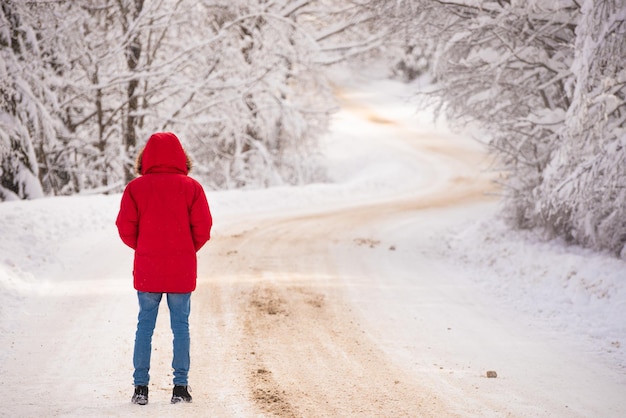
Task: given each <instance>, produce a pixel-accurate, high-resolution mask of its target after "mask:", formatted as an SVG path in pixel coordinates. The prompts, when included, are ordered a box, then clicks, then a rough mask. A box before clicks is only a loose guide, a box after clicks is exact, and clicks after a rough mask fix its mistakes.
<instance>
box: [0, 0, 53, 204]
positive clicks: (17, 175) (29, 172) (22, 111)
mask: <svg viewBox="0 0 626 418" xmlns="http://www.w3.org/2000/svg"><path fill="white" fill-rule="evenodd" d="M28 12H29V10H28V8H26V7H24V6H23V5H22V3H21V2H13V1H6V2H3V3H2V5H1V6H0V200H12V199H25V198H29V199H32V198H37V197H41V196H43V188H42V186H41V182H40V180H39V164H38V161H37V155H36V148H37V147H42V148H43V147H45V146H46V141H47V139H49V138H51V137H52V138H53V137H55V136H56V132H55V129H56V126H57V123H56V121H55V119H54V117H53V115H52V113H53V112H54V109H55V102H54V98H53V96H52V94H51V91H50V89H49V86H47V85H46V84H45V82H44V81H43V80H44V79H45V78H46V77H45V74H46V72H47V71H48V68H46V65H45V64H44V61H43V60H42V58H43V57H44V56H45V55H46V53H47V52H48V51H46V50H45V47H44V46H43V45H41V44H40V38H39V37H38V34H37V32H36V30H35V29H34V28H33V23H34V22H33V17H32V16H31V15H30V14H29V13H28Z"/></svg>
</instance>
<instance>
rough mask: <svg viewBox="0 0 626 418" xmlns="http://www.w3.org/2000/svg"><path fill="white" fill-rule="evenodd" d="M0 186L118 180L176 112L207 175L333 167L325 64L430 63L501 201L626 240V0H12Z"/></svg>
mask: <svg viewBox="0 0 626 418" xmlns="http://www.w3.org/2000/svg"><path fill="white" fill-rule="evenodd" d="M0 54H1V55H0V93H1V94H0V200H4V201H6V200H16V199H34V198H39V197H42V196H51V195H71V194H77V193H86V192H90V193H93V192H99V193H103V192H119V191H121V190H122V188H123V187H124V185H125V184H126V182H127V181H129V180H130V179H131V178H133V176H134V174H133V170H132V167H133V160H134V157H135V155H136V153H137V151H138V150H139V149H140V148H141V147H142V145H143V142H145V140H146V139H147V138H148V136H149V135H150V134H151V133H152V132H155V131H157V130H171V131H174V132H176V133H177V135H179V137H180V138H181V139H182V140H183V142H184V144H185V146H186V148H187V150H188V152H189V153H190V155H191V157H192V159H193V160H194V163H195V165H194V173H195V175H196V176H197V177H198V178H199V179H201V181H202V182H203V184H204V185H205V186H206V187H208V188H212V189H232V188H258V187H268V186H272V185H280V184H305V183H310V182H316V181H324V172H323V161H321V159H320V156H319V155H318V153H317V148H316V147H317V140H318V138H319V137H320V135H322V134H323V133H324V132H325V129H326V127H327V125H328V123H329V121H330V118H331V117H332V114H333V112H334V111H336V107H337V105H336V102H335V98H334V94H335V92H334V90H333V85H332V83H331V81H330V78H329V75H328V74H329V71H331V70H332V69H333V67H334V66H336V65H353V66H357V65H358V66H367V65H369V63H372V62H377V63H380V62H384V63H385V65H386V67H387V68H388V72H389V76H390V77H396V78H402V79H404V80H405V81H406V82H410V81H412V80H413V79H415V78H417V77H428V78H429V80H431V82H430V83H429V88H428V89H427V91H424V93H423V94H422V95H421V96H420V97H419V99H420V100H419V102H417V103H420V104H423V105H428V106H436V108H437V109H438V112H439V114H440V115H442V116H445V117H446V119H447V120H449V121H452V122H453V123H454V124H455V125H456V126H457V127H458V128H459V129H461V128H463V126H465V124H472V125H473V126H479V127H480V129H481V132H483V133H484V136H483V137H482V138H480V139H481V140H483V141H484V142H485V143H486V144H487V146H488V148H489V150H490V151H491V153H492V156H493V161H494V164H493V169H494V170H496V171H497V172H498V173H501V174H500V177H499V178H500V182H501V189H500V190H501V194H502V199H503V200H504V202H505V205H504V216H505V217H506V218H507V219H508V220H509V222H510V224H511V225H512V226H513V227H516V228H531V229H536V230H538V231H540V232H541V233H542V234H545V235H546V236H547V237H560V238H562V239H564V240H566V241H568V242H572V243H577V244H580V245H583V246H586V247H590V248H593V249H596V250H603V251H610V252H612V253H613V254H615V255H617V256H622V257H624V256H626V249H625V248H626V247H625V244H626V102H625V99H626V68H625V66H624V63H626V2H624V0H555V1H543V0H530V1H529V0H524V1H522V0H449V1H446V0H404V1H403V0H227V1H226V0H200V1H198V0H157V1H150V2H144V1H143V0H76V1H64V0H56V1H54V0H35V1H26V0H4V1H3V2H2V5H1V8H0Z"/></svg>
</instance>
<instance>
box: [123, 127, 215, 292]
mask: <svg viewBox="0 0 626 418" xmlns="http://www.w3.org/2000/svg"><path fill="white" fill-rule="evenodd" d="M138 168H139V170H140V174H142V175H141V177H138V178H136V179H134V180H133V181H131V182H130V183H128V185H127V186H126V189H125V190H124V194H123V195H122V201H121V205H120V212H119V214H118V216H117V221H116V222H115V224H116V225H117V229H118V231H119V234H120V237H121V238H122V241H124V243H125V244H126V245H128V246H129V247H131V248H132V249H134V250H135V262H134V269H133V277H134V285H135V289H137V290H139V291H141V292H165V293H188V292H191V291H193V290H195V288H196V273H197V261H196V251H198V250H199V249H200V248H201V247H202V246H203V245H204V244H205V243H206V242H207V241H208V240H209V238H210V233H211V225H212V218H211V212H210V211H209V205H208V203H207V199H206V196H205V194H204V191H203V190H202V186H201V185H200V183H198V182H197V181H195V180H194V179H192V178H191V177H188V176H187V173H188V172H189V167H188V165H187V156H186V154H185V151H184V150H183V147H182V146H181V144H180V142H179V140H178V138H177V137H176V136H175V135H174V134H173V133H169V132H160V133H155V134H154V135H152V136H151V137H150V139H149V140H148V143H147V144H146V147H145V148H144V150H143V152H142V153H141V154H140V156H139V158H138Z"/></svg>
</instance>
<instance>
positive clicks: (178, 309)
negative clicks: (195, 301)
mask: <svg viewBox="0 0 626 418" xmlns="http://www.w3.org/2000/svg"><path fill="white" fill-rule="evenodd" d="M162 296H163V293H147V292H137V297H138V298H139V317H138V321H137V333H136V334H135V351H134V353H133V365H134V366H135V373H133V379H134V381H135V386H140V385H141V386H147V385H148V382H149V380H150V374H149V372H150V354H151V352H152V334H153V333H154V326H155V325H156V319H157V314H158V313H159V304H160V303H161V298H162ZM167 306H168V307H169V309H170V323H171V326H172V333H173V334H174V358H173V360H172V368H173V369H174V385H181V386H187V376H188V374H189V364H190V358H189V312H190V311H191V293H167Z"/></svg>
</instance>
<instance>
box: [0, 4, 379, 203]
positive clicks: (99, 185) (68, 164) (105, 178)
mask: <svg viewBox="0 0 626 418" xmlns="http://www.w3.org/2000/svg"><path fill="white" fill-rule="evenodd" d="M3 18H4V20H3V25H2V30H3V43H2V47H3V54H4V55H6V56H7V58H6V59H5V62H6V63H8V64H7V65H6V66H5V67H6V68H8V70H7V71H8V72H7V73H6V74H7V77H6V78H3V83H4V84H3V98H6V100H5V102H3V103H11V100H18V99H19V100H22V101H23V100H26V99H25V98H26V97H27V98H28V101H27V102H20V103H22V104H23V106H22V107H21V108H20V109H22V110H15V109H13V108H11V106H10V105H9V104H6V105H3V107H2V108H3V110H4V111H5V113H7V114H8V115H10V116H11V117H14V118H15V117H21V118H22V120H21V122H20V123H21V125H20V124H19V123H17V122H14V121H12V120H8V117H7V118H3V120H7V122H6V123H7V126H8V127H7V128H6V129H4V130H3V135H4V136H5V139H4V140H3V144H4V145H3V148H2V153H3V154H2V162H3V165H4V166H6V168H4V169H3V173H4V176H3V178H4V179H11V180H6V181H3V185H5V186H4V188H5V189H6V190H9V189H10V190H14V191H15V190H17V189H18V186H16V185H14V184H13V183H11V182H12V181H14V179H15V178H17V177H16V175H14V174H11V173H13V171H15V170H17V168H14V169H13V171H11V170H9V168H8V167H9V166H10V167H18V166H19V167H22V166H23V167H27V168H28V171H29V172H30V173H31V177H32V178H33V179H37V178H39V180H40V183H41V184H42V185H43V189H44V192H45V193H52V194H70V193H76V192H81V191H85V190H89V189H96V190H101V191H104V190H116V189H120V188H121V187H122V186H123V184H124V183H125V182H126V181H128V180H129V179H130V178H131V177H132V172H131V167H132V160H133V159H134V156H135V154H136V153H137V151H138V149H139V148H140V147H141V146H142V145H143V143H144V142H145V140H146V139H147V138H148V136H149V135H150V133H152V132H154V131H156V130H165V129H168V130H174V131H175V132H176V133H177V134H178V135H179V136H180V137H181V139H182V140H183V142H184V143H185V145H186V146H187V148H188V149H189V151H190V152H191V153H192V154H193V157H194V158H195V159H196V163H197V164H196V168H197V169H196V173H197V174H198V175H199V176H201V177H202V178H203V180H204V181H205V182H206V183H207V184H208V185H210V186H212V187H216V188H221V187H250V186H264V185H271V184H281V183H301V182H306V181H311V180H314V179H318V178H320V173H319V170H320V165H319V164H318V161H317V158H316V155H317V154H316V143H317V138H319V136H320V135H321V134H322V133H323V132H324V130H325V128H326V125H327V122H328V119H329V115H330V113H331V112H332V111H333V109H334V107H333V106H334V104H333V100H332V91H331V88H330V86H329V85H328V82H327V80H326V78H325V77H324V75H323V71H321V69H322V67H323V66H325V65H328V64H331V63H334V62H337V61H339V60H342V59H346V58H347V57H350V56H352V55H354V54H358V53H361V52H362V51H364V50H367V49H368V48H370V47H371V46H372V45H374V44H375V43H376V42H380V37H379V36H378V35H377V31H372V30H370V29H371V24H372V22H373V21H372V17H371V15H368V14H367V13H363V11H362V9H361V8H359V7H356V6H355V5H354V4H352V3H351V2H350V1H347V0H342V1H330V0H298V1H288V0H277V1H272V2H267V1H262V0H228V1H226V0H205V1H191V0H158V1H153V2H145V1H143V0H98V1H95V0H77V1H72V2H48V1H45V2H15V3H14V2H5V3H3ZM11 19H13V20H11ZM20 19H21V20H20ZM22 20H23V22H22ZM20 42H21V43H20ZM16 45H19V48H17V47H16ZM4 85H6V87H4ZM20 89H25V90H29V91H30V93H28V94H21V93H20ZM5 92H6V93H5ZM14 92H18V93H17V94H14ZM24 109H27V111H25V110H24ZM35 109H39V110H38V111H39V113H38V114H35V113H33V111H34V110H35ZM19 112H22V113H19ZM24 112H25V113H24ZM20 115H21V116H20ZM24 115H26V116H27V117H28V118H30V119H24V117H25V116H24ZM37 118H38V119H40V120H39V121H38V122H37V123H32V121H34V120H35V119H37ZM41 120H44V121H45V122H46V123H45V124H42V123H41ZM19 126H21V127H22V128H23V130H24V129H25V131H24V132H27V133H28V135H26V134H25V133H22V134H20V135H21V136H20V135H12V138H14V139H13V140H12V141H13V143H12V144H13V145H11V146H10V147H9V145H7V144H9V142H10V141H9V140H8V139H7V138H8V136H7V135H8V134H7V132H9V131H10V130H12V129H17V128H18V127H19ZM44 128H45V129H44ZM35 131H36V132H35ZM42 132H45V134H44V133H42ZM18 139H19V141H18ZM16 141H17V142H16ZM20 141H21V142H20ZM9 148H11V149H12V150H13V151H12V154H10V153H9V152H8V149H9ZM17 149H20V150H23V152H21V154H19V153H17V151H15V150H17ZM5 150H7V151H5ZM18 154H19V155H21V157H19V158H18V157H16V156H17V155H18ZM9 155H11V157H10V158H9ZM18 160H19V161H21V162H20V164H21V165H20V164H17V161H18ZM19 167H18V168H19ZM19 169H20V170H21V168H19ZM21 178H22V180H20V181H23V178H24V176H23V175H22V177H21ZM16 181H17V180H16ZM9 183H11V186H10V187H8V185H9ZM28 184H31V183H28ZM33 184H37V182H35V183H33ZM7 187H8V188H7ZM20 187H21V186H20ZM22 189H24V188H23V187H22ZM3 190H4V189H3ZM3 193H4V194H5V195H8V192H3ZM40 194H41V192H40V193H39V195H40ZM17 196H19V197H22V198H23V197H31V196H34V194H33V193H32V192H28V193H26V192H20V193H18V194H17ZM2 198H3V199H4V198H5V197H2Z"/></svg>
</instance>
